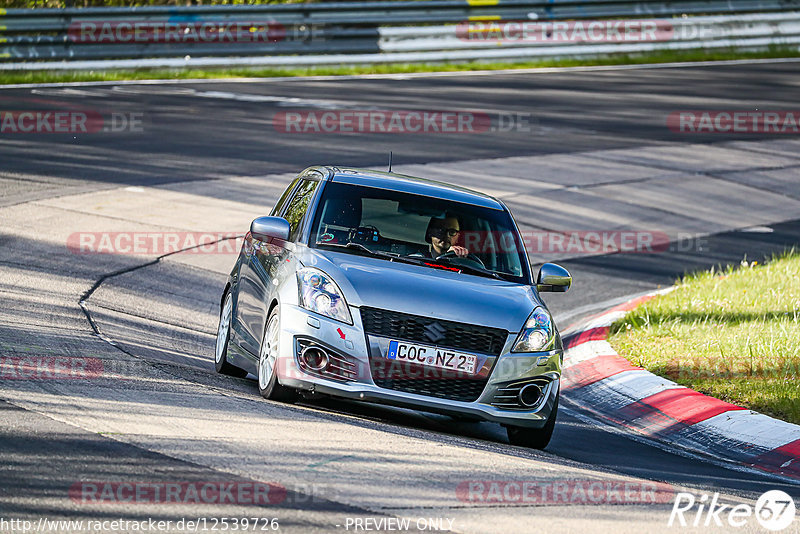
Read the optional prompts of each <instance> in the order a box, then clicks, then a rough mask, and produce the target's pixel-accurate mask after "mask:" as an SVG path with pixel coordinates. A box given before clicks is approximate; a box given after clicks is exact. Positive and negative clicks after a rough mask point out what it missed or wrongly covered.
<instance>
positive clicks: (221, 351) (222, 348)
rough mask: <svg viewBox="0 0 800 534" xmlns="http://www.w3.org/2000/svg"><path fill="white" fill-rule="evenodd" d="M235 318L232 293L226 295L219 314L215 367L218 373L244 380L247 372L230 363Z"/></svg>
mask: <svg viewBox="0 0 800 534" xmlns="http://www.w3.org/2000/svg"><path fill="white" fill-rule="evenodd" d="M232 317H233V295H232V293H231V292H230V291H228V293H227V294H226V295H225V302H224V304H223V305H222V311H221V312H220V314H219V326H218V327H217V346H216V350H215V351H214V365H215V367H216V369H217V372H218V373H222V374H223V375H228V376H235V377H237V378H244V377H245V376H247V371H245V370H244V369H242V368H241V367H236V366H235V365H232V364H230V363H228V344H229V343H230V341H231V318H232Z"/></svg>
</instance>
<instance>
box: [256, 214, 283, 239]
mask: <svg viewBox="0 0 800 534" xmlns="http://www.w3.org/2000/svg"><path fill="white" fill-rule="evenodd" d="M290 230H291V227H290V226H289V221H287V220H286V219H284V218H283V217H259V218H258V219H254V220H253V222H251V223H250V234H252V236H253V238H254V239H258V240H259V241H269V240H270V239H281V240H283V241H286V240H287V239H289V231H290Z"/></svg>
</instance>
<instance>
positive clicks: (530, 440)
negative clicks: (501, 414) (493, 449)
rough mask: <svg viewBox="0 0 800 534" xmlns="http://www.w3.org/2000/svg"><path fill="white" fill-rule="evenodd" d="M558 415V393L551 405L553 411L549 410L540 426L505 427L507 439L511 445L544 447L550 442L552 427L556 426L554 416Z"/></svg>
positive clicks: (532, 447) (533, 447) (534, 447)
mask: <svg viewBox="0 0 800 534" xmlns="http://www.w3.org/2000/svg"><path fill="white" fill-rule="evenodd" d="M557 415H558V395H556V402H555V404H554V405H553V411H552V412H550V417H548V418H547V422H546V423H545V425H544V426H543V427H542V428H525V427H521V426H509V427H507V428H506V432H507V433H508V441H510V442H511V444H512V445H519V446H520V447H528V448H531V449H544V448H545V447H547V444H548V443H550V438H551V437H552V436H553V429H554V428H555V426H556V416H557Z"/></svg>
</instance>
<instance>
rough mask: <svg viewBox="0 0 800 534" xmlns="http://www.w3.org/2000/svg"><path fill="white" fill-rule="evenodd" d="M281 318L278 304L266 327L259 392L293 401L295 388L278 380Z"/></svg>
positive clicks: (259, 358) (259, 366)
mask: <svg viewBox="0 0 800 534" xmlns="http://www.w3.org/2000/svg"><path fill="white" fill-rule="evenodd" d="M280 323H281V318H280V312H279V310H278V307H277V306H276V307H275V308H274V309H273V310H272V312H270V314H269V318H268V319H267V327H266V328H264V339H262V340H261V350H259V355H258V392H259V393H260V394H261V396H262V397H264V398H265V399H271V400H278V401H286V402H288V401H293V400H295V398H296V396H297V394H296V392H295V390H293V389H291V388H287V387H285V386H282V385H280V383H279V382H278V356H279V355H280V337H281V328H280V326H281V324H280Z"/></svg>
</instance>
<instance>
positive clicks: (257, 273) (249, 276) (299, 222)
mask: <svg viewBox="0 0 800 534" xmlns="http://www.w3.org/2000/svg"><path fill="white" fill-rule="evenodd" d="M320 177H321V175H320V174H319V173H317V174H308V173H306V174H304V175H302V176H301V177H300V178H299V180H298V183H297V185H296V186H295V188H294V190H293V191H292V193H291V196H290V198H289V200H288V201H287V202H286V204H285V205H284V206H282V207H280V211H278V212H277V213H275V212H274V213H273V215H278V216H282V217H284V218H285V219H286V220H287V221H289V224H290V226H291V231H290V233H289V242H290V243H291V242H294V241H296V240H297V238H298V237H299V234H300V230H301V228H302V226H303V223H304V220H305V214H306V212H307V211H308V207H309V205H310V204H311V201H312V199H313V198H314V193H315V192H316V191H317V188H318V186H319V183H320V181H319V178H320ZM246 239H248V240H249V241H247V242H246V243H245V249H246V250H247V251H248V258H247V262H242V267H241V274H240V279H239V306H238V308H239V309H238V314H239V315H238V320H237V322H238V323H239V324H238V326H239V328H240V332H239V340H240V341H239V343H240V346H241V347H242V348H243V349H245V350H246V351H247V352H248V353H250V354H251V355H252V356H253V357H257V355H258V351H259V348H260V346H261V338H262V336H263V334H264V326H265V325H266V323H267V311H268V310H267V306H268V303H269V302H270V301H271V300H272V293H273V291H275V285H274V284H273V283H272V280H273V279H274V278H275V276H276V275H277V270H278V266H279V265H280V264H281V262H283V261H285V259H286V256H287V255H288V254H289V253H290V251H289V250H288V248H289V247H290V245H286V244H285V243H278V242H273V241H270V242H264V241H260V240H258V239H255V238H253V236H251V235H249V234H248V236H247V238H246Z"/></svg>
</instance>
